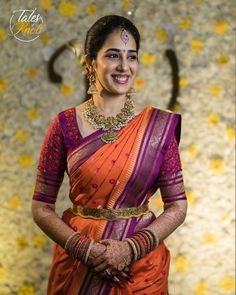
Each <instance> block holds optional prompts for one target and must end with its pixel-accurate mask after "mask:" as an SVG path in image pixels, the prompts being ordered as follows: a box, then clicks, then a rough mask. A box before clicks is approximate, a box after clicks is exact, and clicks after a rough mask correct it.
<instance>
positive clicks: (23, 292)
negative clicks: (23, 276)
mask: <svg viewBox="0 0 236 295" xmlns="http://www.w3.org/2000/svg"><path fill="white" fill-rule="evenodd" d="M35 294H36V293H35V288H34V286H33V285H30V284H23V285H21V286H20V289H19V291H18V295H35Z"/></svg>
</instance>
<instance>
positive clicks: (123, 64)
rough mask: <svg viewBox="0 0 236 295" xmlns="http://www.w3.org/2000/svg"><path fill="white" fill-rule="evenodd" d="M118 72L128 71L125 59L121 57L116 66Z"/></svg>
mask: <svg viewBox="0 0 236 295" xmlns="http://www.w3.org/2000/svg"><path fill="white" fill-rule="evenodd" d="M118 69H119V71H122V72H125V71H127V70H128V63H127V60H126V58H125V57H122V58H121V59H120V62H119V64H118Z"/></svg>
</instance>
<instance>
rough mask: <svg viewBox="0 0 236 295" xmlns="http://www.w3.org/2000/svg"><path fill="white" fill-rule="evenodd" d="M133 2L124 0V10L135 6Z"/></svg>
mask: <svg viewBox="0 0 236 295" xmlns="http://www.w3.org/2000/svg"><path fill="white" fill-rule="evenodd" d="M133 2H134V1H133V0H123V1H122V5H121V6H122V8H124V9H129V8H130V7H131V6H132V5H133Z"/></svg>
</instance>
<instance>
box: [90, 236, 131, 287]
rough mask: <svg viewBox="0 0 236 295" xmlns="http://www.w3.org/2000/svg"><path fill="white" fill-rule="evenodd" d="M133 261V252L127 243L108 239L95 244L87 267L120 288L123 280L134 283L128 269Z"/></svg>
mask: <svg viewBox="0 0 236 295" xmlns="http://www.w3.org/2000/svg"><path fill="white" fill-rule="evenodd" d="M131 261H132V250H131V248H130V246H129V244H128V242H127V241H117V240H112V239H107V240H101V241H99V242H95V243H94V244H93V246H92V248H91V251H90V254H89V257H88V261H87V265H88V267H89V268H90V270H91V271H92V272H93V273H95V274H98V275H99V276H101V277H103V278H105V279H106V280H108V281H109V282H110V283H111V284H118V285H119V286H120V279H121V278H123V279H126V280H128V281H130V282H132V280H131V273H130V269H129V267H128V266H129V265H130V263H131Z"/></svg>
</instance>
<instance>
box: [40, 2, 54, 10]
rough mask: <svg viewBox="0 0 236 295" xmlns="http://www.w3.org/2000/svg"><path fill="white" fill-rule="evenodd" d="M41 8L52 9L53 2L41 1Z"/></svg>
mask: <svg viewBox="0 0 236 295" xmlns="http://www.w3.org/2000/svg"><path fill="white" fill-rule="evenodd" d="M40 6H41V7H42V8H43V9H45V10H49V9H51V8H52V6H53V5H52V0H41V1H40Z"/></svg>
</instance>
